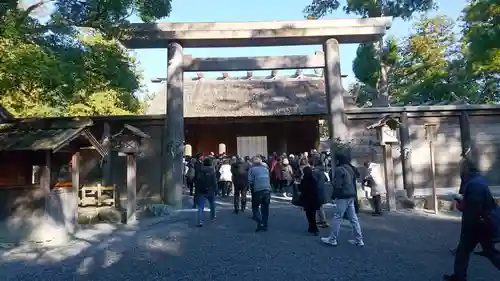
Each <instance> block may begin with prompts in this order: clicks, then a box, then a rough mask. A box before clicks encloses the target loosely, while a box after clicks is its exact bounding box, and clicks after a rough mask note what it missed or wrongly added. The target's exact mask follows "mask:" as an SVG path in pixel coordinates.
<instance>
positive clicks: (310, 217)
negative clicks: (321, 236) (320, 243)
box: [305, 209, 319, 233]
mask: <svg viewBox="0 0 500 281" xmlns="http://www.w3.org/2000/svg"><path fill="white" fill-rule="evenodd" d="M305 212H306V217H307V222H308V223H309V227H308V228H307V231H308V232H310V233H318V232H319V229H318V225H317V224H316V210H314V209H306V210H305Z"/></svg>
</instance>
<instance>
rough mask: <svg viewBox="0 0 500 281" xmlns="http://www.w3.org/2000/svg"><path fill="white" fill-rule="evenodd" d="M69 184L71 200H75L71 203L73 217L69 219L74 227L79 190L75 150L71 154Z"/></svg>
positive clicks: (77, 160)
mask: <svg viewBox="0 0 500 281" xmlns="http://www.w3.org/2000/svg"><path fill="white" fill-rule="evenodd" d="M71 185H72V191H73V192H72V193H73V200H75V202H74V203H73V205H72V206H73V207H74V210H73V212H72V213H73V215H74V217H73V218H72V219H71V223H72V224H73V227H76V222H77V218H78V205H79V204H78V203H79V200H80V199H79V196H78V193H79V191H80V151H77V152H75V153H74V154H73V157H72V158H71Z"/></svg>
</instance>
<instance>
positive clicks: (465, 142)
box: [460, 110, 473, 156]
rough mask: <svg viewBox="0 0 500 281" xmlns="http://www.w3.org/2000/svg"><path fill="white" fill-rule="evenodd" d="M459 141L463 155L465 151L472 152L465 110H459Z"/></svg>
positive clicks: (467, 117)
mask: <svg viewBox="0 0 500 281" xmlns="http://www.w3.org/2000/svg"><path fill="white" fill-rule="evenodd" d="M460 143H461V145H462V155H463V156H465V155H466V154H467V153H469V154H471V153H473V151H472V149H473V148H472V137H471V131H470V121H469V114H467V111H465V110H463V111H462V112H460Z"/></svg>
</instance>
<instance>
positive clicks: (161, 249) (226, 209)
mask: <svg viewBox="0 0 500 281" xmlns="http://www.w3.org/2000/svg"><path fill="white" fill-rule="evenodd" d="M231 200H232V198H224V199H221V200H218V213H217V220H216V222H214V223H209V222H207V223H206V224H205V226H204V227H203V228H197V227H195V219H194V218H195V212H194V210H190V209H185V210H182V211H180V212H178V213H177V214H176V215H175V216H171V217H169V218H164V219H162V220H158V221H154V220H151V221H149V222H146V221H143V222H141V223H140V224H139V225H138V226H137V227H112V226H109V225H100V226H95V227H93V228H89V229H87V230H84V231H82V232H81V233H79V235H78V236H77V237H76V239H75V241H74V242H72V244H71V245H67V246H64V247H58V248H38V249H36V250H34V249H28V248H26V247H24V248H23V247H18V248H14V249H10V250H6V251H3V252H1V251H0V272H2V276H1V277H0V280H16V281H17V280H18V281H21V280H39V279H40V277H41V276H43V278H44V279H47V280H95V281H97V280H108V281H109V280H145V279H146V278H148V279H150V280H179V281H181V280H190V281H191V280H197V281H203V280H238V281H246V280H252V281H253V280H273V281H279V280H287V281H292V280H301V281H302V280H336V281H342V280H365V279H369V280H381V281H382V280H383V281H392V280H394V281H396V280H398V281H399V280H401V279H405V280H406V281H413V280H414V281H417V280H418V281H421V280H440V276H441V274H443V273H447V272H449V271H450V269H451V267H452V262H453V257H452V256H451V254H450V252H449V250H448V249H449V248H451V247H454V246H455V245H456V242H457V239H458V231H459V227H460V226H459V222H458V220H456V219H453V218H436V217H432V216H430V215H425V214H421V213H415V212H398V213H395V214H391V215H386V216H384V217H371V216H368V215H366V214H361V215H360V216H361V222H362V227H363V231H364V236H365V243H366V246H365V247H364V248H355V247H354V246H352V245H349V244H348V243H347V239H349V238H350V231H349V227H348V225H344V226H343V228H342V233H341V235H342V236H341V237H340V240H339V242H340V245H339V246H338V247H336V248H334V247H328V246H326V245H323V244H320V242H319V238H318V237H312V236H309V235H307V234H306V233H305V229H306V225H305V224H306V221H305V217H304V215H303V213H302V212H301V210H300V209H299V208H297V207H294V206H292V205H291V204H290V203H288V202H281V201H273V202H272V206H271V217H270V229H269V231H268V232H266V233H255V232H254V229H255V223H254V222H253V221H252V220H251V219H250V213H249V212H245V213H240V214H234V213H233V212H232V201H231ZM327 213H328V215H329V216H331V210H330V209H327ZM206 216H207V218H208V213H206ZM322 231H323V233H322V234H323V235H327V234H328V230H326V229H325V230H322ZM470 277H471V279H472V280H485V281H486V280H488V281H491V280H500V274H499V273H498V272H496V270H495V269H494V268H493V266H491V265H490V264H489V263H488V261H487V260H486V259H484V258H480V257H473V258H472V259H471V267H470Z"/></svg>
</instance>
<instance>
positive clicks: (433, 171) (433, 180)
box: [429, 139, 439, 214]
mask: <svg viewBox="0 0 500 281" xmlns="http://www.w3.org/2000/svg"><path fill="white" fill-rule="evenodd" d="M429 156H430V162H431V184H432V202H433V204H432V205H433V207H434V213H435V214H438V213H439V210H438V209H439V208H438V207H439V204H438V199H437V190H436V165H435V163H434V142H433V140H432V139H430V140H429Z"/></svg>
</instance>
